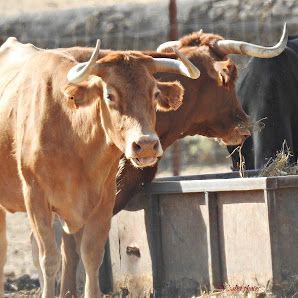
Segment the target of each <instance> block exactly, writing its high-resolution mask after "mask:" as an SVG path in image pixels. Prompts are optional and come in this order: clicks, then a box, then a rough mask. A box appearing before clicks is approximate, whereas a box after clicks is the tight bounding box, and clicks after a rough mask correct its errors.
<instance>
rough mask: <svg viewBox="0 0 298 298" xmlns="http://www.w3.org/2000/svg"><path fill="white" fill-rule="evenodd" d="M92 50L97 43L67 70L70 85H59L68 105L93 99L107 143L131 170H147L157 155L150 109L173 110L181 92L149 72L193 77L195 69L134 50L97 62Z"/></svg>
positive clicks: (152, 111) (158, 154)
mask: <svg viewBox="0 0 298 298" xmlns="http://www.w3.org/2000/svg"><path fill="white" fill-rule="evenodd" d="M98 49H99V44H98V45H97V47H96V49H95V50H94V52H93V55H92V57H91V58H90V61H89V62H86V63H80V64H77V65H76V66H74V67H73V68H72V69H71V70H70V71H69V73H68V80H69V81H70V83H68V84H67V85H66V86H64V87H63V92H64V94H65V95H66V96H67V98H68V103H69V107H71V108H75V109H76V108H78V107H80V106H82V107H83V106H86V105H89V104H91V103H92V102H94V101H97V100H98V102H99V110H100V119H101V125H102V127H103V129H104V131H105V135H106V136H107V140H108V142H109V143H111V144H115V145H116V146H117V147H118V148H119V149H120V150H121V151H122V152H123V153H125V156H126V158H127V159H130V160H131V161H132V163H133V164H134V165H135V166H136V167H144V166H152V165H153V164H155V162H156V161H157V158H158V157H160V156H161V155H162V153H163V150H162V148H161V145H160V141H159V138H158V136H157V134H156V132H155V122H156V113H155V112H156V109H160V110H163V111H168V110H171V109H177V108H178V107H179V106H180V105H181V103H182V97H183V90H184V89H183V87H182V86H181V84H180V83H178V82H172V83H167V82H166V83H162V82H158V81H156V80H155V79H154V78H153V74H154V73H156V72H160V71H162V72H174V73H180V74H183V75H185V76H188V77H192V78H197V77H198V76H199V70H198V69H197V68H196V67H194V66H193V65H192V64H191V63H190V62H189V61H188V62H187V61H186V62H185V63H186V64H183V63H182V62H181V61H176V60H172V59H153V58H152V57H150V56H146V55H143V54H141V53H140V52H136V51H130V52H113V53H111V54H109V55H107V56H105V57H104V58H102V59H100V60H97V54H98ZM178 54H179V53H178ZM181 55H182V54H181ZM181 59H182V60H183V59H184V60H185V58H184V57H183V56H181Z"/></svg>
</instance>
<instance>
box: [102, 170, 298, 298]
mask: <svg viewBox="0 0 298 298" xmlns="http://www.w3.org/2000/svg"><path fill="white" fill-rule="evenodd" d="M249 175H256V172H255V171H253V172H249ZM237 176H238V173H227V174H214V175H199V176H184V177H182V176H181V177H175V178H173V177H170V178H163V179H157V180H156V181H155V182H152V183H148V184H146V185H145V186H144V188H143V190H142V192H141V193H140V194H138V195H136V197H135V198H134V199H133V201H132V203H131V204H130V205H129V207H128V208H127V210H123V211H121V212H120V213H119V214H118V215H117V216H115V217H114V218H113V220H112V228H111V231H110V236H109V247H107V249H106V250H107V254H106V257H105V261H104V263H103V265H102V268H101V272H105V278H104V280H102V282H101V283H102V285H103V287H107V285H108V287H113V290H114V291H120V289H121V290H122V291H127V293H130V294H131V295H132V297H146V296H147V295H148V297H149V295H150V293H151V294H152V293H153V295H155V297H178V296H180V297H190V296H191V295H195V294H198V293H199V292H200V288H202V289H205V287H206V288H207V289H209V290H212V289H214V288H223V286H224V285H225V287H227V286H229V287H231V288H232V287H235V286H238V287H240V286H242V287H243V288H244V287H248V286H249V287H266V286H267V287H268V285H269V286H271V287H272V286H273V287H280V288H281V289H287V288H288V289H289V287H290V286H292V284H291V283H292V278H293V277H294V276H295V275H296V276H297V274H298V212H297V210H298V176H285V177H268V178H265V177H260V178H259V177H258V178H256V177H251V178H233V177H237ZM107 272H108V274H107ZM296 285H297V281H296ZM110 290H111V289H110Z"/></svg>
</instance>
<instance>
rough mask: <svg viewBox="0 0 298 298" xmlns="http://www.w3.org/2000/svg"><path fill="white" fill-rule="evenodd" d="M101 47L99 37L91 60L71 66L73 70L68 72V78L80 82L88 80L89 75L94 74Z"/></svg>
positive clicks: (73, 81)
mask: <svg viewBox="0 0 298 298" xmlns="http://www.w3.org/2000/svg"><path fill="white" fill-rule="evenodd" d="M99 49H100V40H99V39H98V40H97V42H96V47H95V49H94V51H93V53H92V56H91V58H90V60H89V61H88V62H83V63H79V64H77V65H76V66H74V67H73V68H71V70H70V71H69V72H68V74H67V79H68V80H69V81H70V82H71V83H80V82H82V81H84V80H86V79H87V78H88V77H89V75H91V74H92V72H93V70H94V67H95V64H96V61H97V58H98V52H99Z"/></svg>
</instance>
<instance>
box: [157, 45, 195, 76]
mask: <svg viewBox="0 0 298 298" xmlns="http://www.w3.org/2000/svg"><path fill="white" fill-rule="evenodd" d="M173 50H174V51H175V52H176V54H177V55H178V57H179V58H180V59H181V61H178V60H174V59H168V58H154V62H155V66H156V72H172V73H178V74H181V75H183V76H186V77H189V78H191V79H197V78H198V77H199V76H200V71H199V69H198V68H197V67H196V66H194V65H193V64H192V63H191V62H190V61H189V60H188V59H187V58H186V57H185V56H184V55H183V54H182V53H180V52H179V51H178V50H177V49H175V48H173Z"/></svg>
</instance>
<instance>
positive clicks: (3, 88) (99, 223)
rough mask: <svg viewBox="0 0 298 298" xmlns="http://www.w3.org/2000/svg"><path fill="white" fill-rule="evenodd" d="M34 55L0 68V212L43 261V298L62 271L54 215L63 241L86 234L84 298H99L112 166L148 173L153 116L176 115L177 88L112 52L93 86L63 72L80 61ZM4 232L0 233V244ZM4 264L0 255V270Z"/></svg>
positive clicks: (144, 64)
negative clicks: (30, 239)
mask: <svg viewBox="0 0 298 298" xmlns="http://www.w3.org/2000/svg"><path fill="white" fill-rule="evenodd" d="M2 49H3V48H2ZM31 50H32V51H31ZM31 50H30V51H29V52H28V55H27V54H26V55H24V57H23V59H20V60H19V61H18V62H17V63H16V64H14V67H13V68H12V67H11V65H12V64H11V61H10V60H9V59H8V61H7V65H6V64H5V63H3V64H2V65H1V68H0V83H1V84H0V94H1V98H0V127H1V135H0V160H1V171H0V173H1V174H0V193H1V198H0V207H1V208H2V209H3V210H5V211H10V212H16V211H27V212H28V215H29V219H30V223H31V226H32V230H33V233H34V236H35V237H36V240H37V243H38V247H39V253H40V260H42V262H41V264H40V265H41V268H42V269H41V271H42V272H43V275H44V279H41V283H42V286H43V297H54V283H55V275H56V272H57V270H58V268H59V265H60V253H59V250H58V248H57V244H56V242H55V237H54V235H53V231H52V220H53V212H52V211H54V212H55V213H56V214H58V215H59V216H60V217H61V219H62V220H63V223H64V229H65V230H66V231H68V232H71V233H74V232H77V231H78V230H79V229H80V228H81V227H82V226H83V225H84V232H83V234H82V239H81V256H82V259H83V262H84V266H85V269H86V273H87V283H86V288H85V297H98V296H100V290H99V286H98V277H97V274H98V268H99V265H100V263H101V257H102V253H103V247H104V243H105V241H106V238H107V235H108V231H109V228H110V220H111V217H112V210H113V206H114V202H115V194H116V179H115V177H116V173H117V167H118V163H119V158H120V156H121V154H122V153H123V154H125V156H126V157H127V158H128V159H136V160H138V161H142V162H140V163H141V165H142V166H144V165H146V166H148V165H152V164H154V162H155V161H156V160H157V158H158V157H160V156H161V154H162V149H161V147H160V143H159V139H158V137H157V135H156V133H155V120H156V111H155V110H156V107H157V106H160V107H161V108H162V109H164V110H169V109H171V106H173V108H177V106H178V105H179V104H181V102H182V95H183V88H182V87H181V85H180V84H179V83H177V82H175V83H158V82H157V81H156V80H155V79H154V78H153V77H152V73H153V72H154V69H153V68H154V67H153V66H152V65H154V64H152V61H153V59H152V58H151V57H148V56H145V55H143V54H141V53H138V52H121V53H120V52H118V53H111V55H107V56H105V58H104V59H102V60H98V61H97V63H100V64H102V65H103V67H102V69H104V71H102V73H100V74H98V75H100V77H98V76H90V77H89V79H88V80H87V81H84V82H82V83H78V84H73V83H69V82H68V81H67V73H68V71H69V70H70V69H71V68H72V67H73V66H75V65H76V64H77V62H76V61H75V60H74V59H73V58H72V57H71V56H70V55H68V54H67V55H66V54H64V53H62V52H57V51H45V50H39V49H31ZM0 52H1V51H0ZM3 54H5V51H3ZM0 56H1V53H0ZM0 59H1V57H0ZM3 61H4V62H5V59H3ZM159 87H160V90H159ZM163 93H164V94H163ZM173 93H174V94H173ZM169 95H173V98H175V102H174V104H173V103H172V102H171V101H170V98H169ZM167 98H168V99H169V100H168V101H167ZM171 98H172V97H171ZM151 145H152V146H151ZM135 163H136V162H135ZM137 165H139V164H137ZM137 165H136V166H137ZM0 217H1V218H0V222H2V217H3V216H2V213H1V214H0ZM4 231H5V225H4V224H2V225H1V226H0V235H1V237H2V236H3V237H2V238H1V239H0V242H1V243H2V242H3V243H4V239H5V232H4ZM93 239H100V240H98V241H97V242H96V243H93V242H94V241H93ZM4 260H5V254H3V252H0V265H1V266H2V265H3V264H4ZM2 269H3V267H1V268H0V274H1V272H2ZM0 280H2V276H0ZM43 281H44V283H43ZM2 294H3V287H1V285H0V296H1V295H2Z"/></svg>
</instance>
